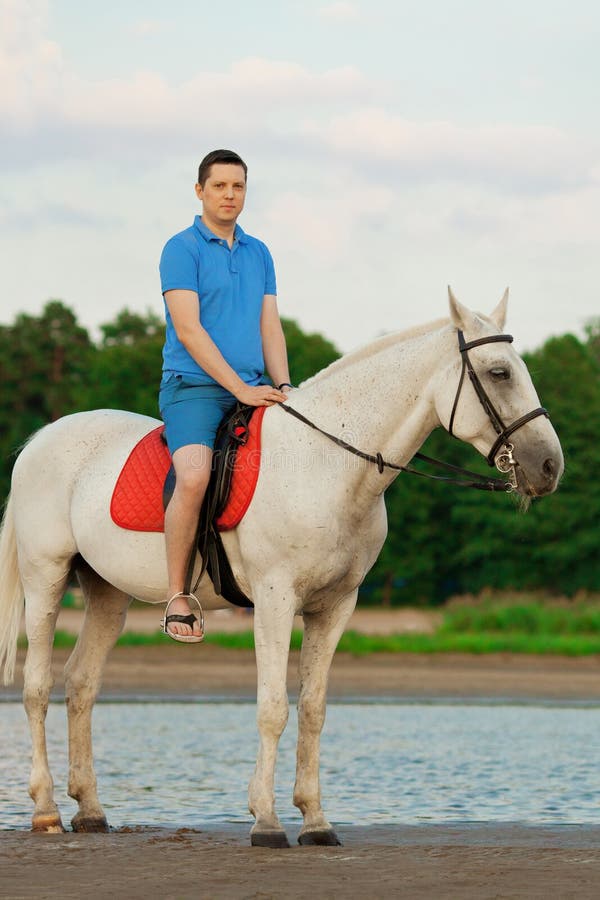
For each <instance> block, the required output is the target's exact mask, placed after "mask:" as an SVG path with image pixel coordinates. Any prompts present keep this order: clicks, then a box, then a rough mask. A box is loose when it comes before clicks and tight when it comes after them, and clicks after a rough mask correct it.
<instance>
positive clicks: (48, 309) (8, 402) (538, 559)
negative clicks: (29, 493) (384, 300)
mask: <svg viewBox="0 0 600 900" xmlns="http://www.w3.org/2000/svg"><path fill="white" fill-rule="evenodd" d="M283 326H284V330H285V333H286V339H287V343H288V351H289V358H290V372H291V378H292V380H293V381H294V383H295V384H299V383H300V382H302V381H304V380H305V379H306V378H308V377H310V376H311V375H313V374H314V373H315V372H316V371H319V370H320V369H322V368H324V367H325V366H327V365H329V363H331V362H332V361H333V360H334V359H336V358H337V357H338V356H339V353H338V351H337V350H336V348H335V347H334V345H333V344H332V343H331V342H330V341H328V340H326V339H325V338H324V337H322V336H321V335H319V334H305V333H304V332H303V331H302V330H301V329H300V327H299V326H298V325H297V324H296V323H295V322H293V321H291V320H287V319H286V320H283ZM163 336H164V325H163V322H162V318H160V317H158V316H157V315H155V314H154V313H153V312H152V311H148V312H147V313H145V314H144V315H141V314H138V313H132V312H130V311H129V310H127V309H124V310H122V311H121V312H120V313H119V314H118V315H117V316H116V318H115V319H114V320H113V321H112V322H108V323H106V324H104V325H103V326H102V327H101V338H100V340H99V341H98V342H96V343H94V342H93V341H92V340H91V339H90V337H89V335H88V333H87V331H86V330H85V329H84V328H83V327H82V326H80V325H79V324H78V322H77V320H76V318H75V316H74V314H73V313H72V311H71V310H70V309H69V308H68V307H66V306H65V305H64V304H63V303H62V302H60V301H58V300H52V301H50V302H49V303H47V304H46V306H45V307H44V309H43V310H42V313H41V315H40V316H30V315H24V314H23V315H19V316H17V318H16V319H15V321H14V323H13V324H12V325H4V326H0V391H1V398H2V399H1V402H0V450H1V452H2V462H1V464H0V491H1V495H2V496H6V494H7V492H8V488H9V478H10V471H11V469H12V464H13V461H14V455H15V452H16V450H17V449H18V447H19V446H20V445H21V444H22V443H23V442H24V441H25V440H26V439H27V438H28V436H29V435H30V434H31V433H32V432H33V431H35V430H36V429H38V428H40V427H41V426H42V425H44V424H45V423H47V422H50V421H52V420H53V419H56V418H57V417H59V416H62V415H65V414H67V413H70V412H76V411H78V410H83V409H94V408H100V407H113V408H122V409H130V410H134V411H136V412H140V413H145V414H147V415H151V416H157V414H158V410H157V391H158V383H159V380H160V371H161V365H162V362H161V350H162V344H163ZM526 362H527V364H528V366H529V369H530V372H531V374H532V378H533V380H534V383H535V384H536V387H537V389H538V392H539V394H540V398H541V401H542V403H543V404H544V405H545V406H546V407H547V408H548V409H549V411H550V414H551V419H552V422H553V424H554V426H555V428H556V430H557V432H558V434H559V437H560V439H561V443H562V447H563V451H564V455H565V464H566V469H565V475H564V478H563V480H562V483H561V485H560V488H559V490H558V491H557V492H556V493H555V494H553V495H552V496H551V497H545V498H543V499H541V500H539V501H535V502H534V503H533V504H532V506H531V509H530V510H529V512H527V513H526V514H524V513H522V512H520V511H519V509H518V506H517V504H516V502H515V501H514V500H513V499H512V498H511V497H509V496H507V495H503V494H492V495H489V494H484V493H481V492H478V491H467V490H464V489H461V488H459V487H452V486H446V485H442V484H439V483H436V482H430V481H426V480H425V479H419V478H415V477H413V476H410V475H406V474H401V475H400V476H399V477H398V478H397V479H396V481H395V482H394V484H393V485H392V486H391V487H390V488H389V490H388V491H387V494H386V505H387V510H388V521H389V535H388V539H387V541H386V544H385V545H384V548H383V550H382V552H381V555H380V557H379V559H378V561H377V563H376V564H375V566H374V568H373V569H372V571H371V572H370V573H369V575H368V576H367V578H366V580H365V583H364V585H363V586H362V589H361V602H362V603H382V602H383V603H387V604H400V603H410V604H415V603H420V604H432V603H434V604H439V603H442V602H443V601H444V600H445V599H446V598H447V597H448V596H450V595H452V594H457V593H465V592H471V593H476V592H479V591H480V590H482V589H483V588H485V587H492V588H496V589H503V590H507V589H520V590H524V589H530V590H536V589H547V590H549V591H553V592H557V593H563V594H565V595H567V596H573V595H574V594H575V593H576V592H577V591H579V590H581V589H584V590H590V591H591V590H595V591H598V590H600V562H599V558H598V545H599V543H600V541H599V522H600V455H599V454H598V449H597V448H598V446H600V320H592V321H591V322H590V323H588V326H587V328H586V340H584V341H581V340H579V339H578V338H577V337H574V336H573V335H569V334H567V335H563V336H562V337H557V338H552V339H551V340H549V341H547V342H546V343H545V344H544V346H543V347H541V348H540V349H539V350H537V351H536V352H535V353H532V354H530V355H529V357H528V358H527V359H526ZM367 449H371V450H373V449H377V448H373V447H369V448H367ZM423 452H424V453H426V454H428V455H430V456H433V457H437V458H439V459H443V460H446V461H448V462H450V463H455V464H457V465H462V466H467V467H468V468H473V469H476V470H479V471H481V472H484V473H485V472H489V469H488V467H487V466H486V464H485V462H484V461H483V460H482V459H481V458H479V457H478V456H477V454H476V453H475V451H474V450H473V449H472V448H470V447H467V446H465V445H463V444H460V443H459V442H458V441H455V440H453V439H451V438H450V437H449V436H448V435H447V434H446V433H445V432H444V431H443V430H441V429H438V430H437V431H435V432H434V433H433V434H432V435H431V436H430V437H429V439H428V440H427V442H426V443H425V446H424V447H423ZM417 465H418V466H419V467H421V464H420V463H419V464H417Z"/></svg>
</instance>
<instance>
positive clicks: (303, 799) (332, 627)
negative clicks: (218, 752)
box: [294, 591, 356, 845]
mask: <svg viewBox="0 0 600 900" xmlns="http://www.w3.org/2000/svg"><path fill="white" fill-rule="evenodd" d="M355 606H356V591H354V592H353V593H352V594H349V595H348V596H347V597H344V598H343V599H342V601H341V602H340V603H338V604H337V605H336V606H335V607H333V608H328V609H324V610H322V611H321V612H318V613H304V637H303V640H302V652H301V654H300V696H299V697H298V754H297V766H296V785H295V787H294V803H295V805H296V806H297V807H298V809H299V810H300V811H301V813H302V815H303V817H304V824H303V826H302V829H301V831H300V835H299V837H298V842H299V843H300V844H327V845H335V844H339V843H340V840H339V839H338V837H337V835H336V833H335V831H334V830H333V828H332V827H331V825H330V824H329V822H328V821H327V819H326V818H325V815H324V813H323V810H322V808H321V788H320V784H319V751H320V739H321V731H322V729H323V723H324V721H325V709H326V703H327V681H328V677H329V669H330V667H331V661H332V659H333V654H334V653H335V648H336V647H337V644H338V641H339V639H340V637H341V635H342V632H343V631H344V628H345V627H346V624H347V622H348V619H349V618H350V616H351V615H352V612H353V610H354V607H355Z"/></svg>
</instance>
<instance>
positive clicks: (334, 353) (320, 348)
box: [281, 319, 340, 384]
mask: <svg viewBox="0 0 600 900" xmlns="http://www.w3.org/2000/svg"><path fill="white" fill-rule="evenodd" d="M281 324H282V325H283V331H284V333H285V340H286V344H287V351H288V360H289V364H290V377H291V379H292V381H293V382H294V384H301V383H302V382H303V381H306V379H307V378H310V376H311V375H314V374H315V373H316V372H320V371H321V369H324V368H325V366H328V365H329V363H332V362H333V361H334V360H336V359H338V358H339V356H340V354H339V351H338V350H336V348H335V347H334V345H333V344H332V343H331V341H328V340H327V338H324V337H323V336H322V335H320V334H306V333H305V332H303V331H302V329H301V328H300V326H299V325H297V324H296V322H294V321H292V320H291V319H282V320H281Z"/></svg>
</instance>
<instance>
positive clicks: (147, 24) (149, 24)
mask: <svg viewBox="0 0 600 900" xmlns="http://www.w3.org/2000/svg"><path fill="white" fill-rule="evenodd" d="M168 28H169V23H168V22H164V21H160V20H159V19H145V20H144V21H141V22H134V23H133V25H130V27H129V28H128V31H129V33H130V34H133V35H134V36H135V37H140V38H145V37H151V36H153V35H155V34H162V33H163V32H164V31H166V30H167V29H168Z"/></svg>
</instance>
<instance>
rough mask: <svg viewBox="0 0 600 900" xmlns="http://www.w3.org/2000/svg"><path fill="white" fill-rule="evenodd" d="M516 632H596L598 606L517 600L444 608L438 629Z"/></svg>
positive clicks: (599, 629) (599, 614) (599, 620)
mask: <svg viewBox="0 0 600 900" xmlns="http://www.w3.org/2000/svg"><path fill="white" fill-rule="evenodd" d="M467 632H471V633H482V632H503V633H511V632H519V633H520V634H529V635H573V634H581V635H598V636H600V606H588V605H584V604H578V605H566V604H561V605H552V604H550V605H549V604H547V603H541V602H538V603H526V602H523V603H518V604H511V605H506V606H505V605H502V604H491V605H487V604H485V605H483V606H460V607H458V608H452V609H449V610H447V612H446V613H445V615H444V622H443V624H442V626H441V629H440V633H443V634H465V633H467Z"/></svg>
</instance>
